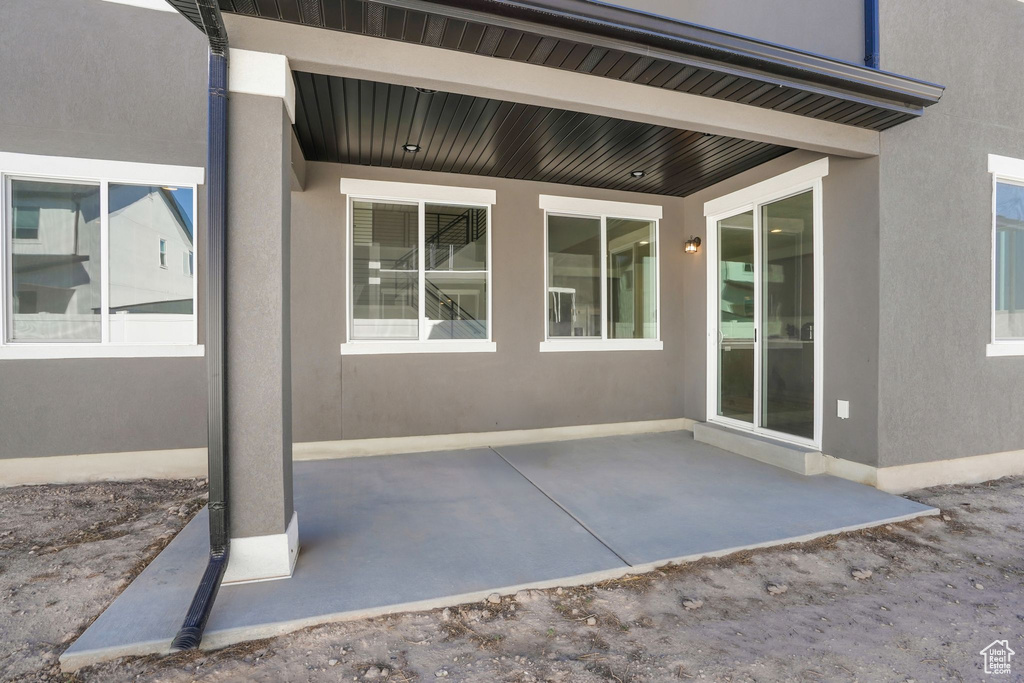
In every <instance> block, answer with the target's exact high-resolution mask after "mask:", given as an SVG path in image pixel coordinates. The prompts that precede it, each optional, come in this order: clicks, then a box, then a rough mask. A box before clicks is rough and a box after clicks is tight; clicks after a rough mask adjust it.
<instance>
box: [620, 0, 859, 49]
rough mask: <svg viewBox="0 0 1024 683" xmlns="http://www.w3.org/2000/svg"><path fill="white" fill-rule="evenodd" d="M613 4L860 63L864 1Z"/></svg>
mask: <svg viewBox="0 0 1024 683" xmlns="http://www.w3.org/2000/svg"><path fill="white" fill-rule="evenodd" d="M612 4H614V5H621V6H622V7H629V8H631V9H638V10H641V11H644V12H651V13H652V14H660V15H662V16H666V17H672V18H674V19H681V20H682V21H688V22H690V23H693V24H700V25H702V26H708V27H711V28H717V29H720V30H722V31H729V32H730V33H738V34H740V35H744V36H750V37H752V38H759V39H760V40H765V41H768V42H770V43H778V44H780V45H787V46H789V47H795V48H799V49H801V50H805V51H807V52H815V53H817V54H821V55H825V56H827V57H832V58H834V59H842V60H844V61H847V62H853V63H855V64H863V63H864V1H863V0H614V1H613V2H612Z"/></svg>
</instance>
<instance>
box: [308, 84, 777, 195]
mask: <svg viewBox="0 0 1024 683" xmlns="http://www.w3.org/2000/svg"><path fill="white" fill-rule="evenodd" d="M294 76H295V134H296V137H297V138H298V140H299V145H300V146H301V148H302V153H303V156H304V157H305V158H306V159H308V160H310V161H329V162H336V163H346V164H359V165H365V166H387V167H393V168H404V169H411V170H426V171H442V172H446V173H465V174H471V175H482V176H493V177H501V178H516V179H521V180H537V181H546V182H553V183H564V184H568V185H580V186H586V187H598V188H606V189H613V190H629V191H633V192H649V193H653V194H661V195H672V196H686V195H688V194H690V193H693V192H696V191H697V190H700V189H703V188H705V187H708V186H710V185H713V184H714V183H716V182H719V181H721V180H724V179H725V178H728V177H730V176H733V175H735V174H737V173H740V172H742V171H745V170H747V169H749V168H753V167H754V166H757V165H759V164H762V163H764V162H766V161H768V160H770V159H774V158H775V157H778V156H780V155H782V154H785V153H786V152H789V151H791V150H790V148H788V147H782V146H779V145H772V144H768V143H763V142H753V141H751V140H744V139H740V138H732V137H726V136H722V135H706V134H703V133H697V132H693V131H687V130H678V129H674V128H667V127H664V126H656V125H652V124H647V123H638V122H635V121H625V120H621V119H614V118H609V117H606V116H596V115H593V114H583V113H580V112H573V111H566V110H561V109H552V108H549V107H539V106H535V105H527V104H520V103H513V102H505V101H501V100H493V99H488V98H483V97H475V96H471V95H460V94H455V93H448V92H434V93H424V92H421V91H419V90H417V89H416V88H411V87H406V86H401V85H390V84H386V83H376V82H373V81H363V80H356V79H351V78H342V77H338V76H326V75H323V74H312V73H305V72H294ZM406 143H411V144H416V145H419V146H420V151H418V152H415V153H410V152H407V151H405V150H404V149H403V145H405V144H406ZM637 170H642V171H644V173H645V175H644V177H642V178H633V177H631V175H630V173H631V172H632V171H637Z"/></svg>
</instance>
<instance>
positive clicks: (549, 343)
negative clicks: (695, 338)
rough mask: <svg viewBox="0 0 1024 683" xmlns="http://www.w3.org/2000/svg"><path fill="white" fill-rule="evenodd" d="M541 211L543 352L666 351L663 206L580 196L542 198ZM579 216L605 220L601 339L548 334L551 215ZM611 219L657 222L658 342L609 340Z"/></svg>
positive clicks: (655, 297)
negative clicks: (663, 333) (608, 236)
mask: <svg viewBox="0 0 1024 683" xmlns="http://www.w3.org/2000/svg"><path fill="white" fill-rule="evenodd" d="M540 208H541V209H543V210H544V226H543V227H544V282H543V287H542V290H543V295H544V298H543V299H542V301H543V306H542V307H541V310H542V311H543V312H544V340H543V341H541V342H540V352H541V353H558V352H577V351H583V352H586V351H663V350H664V348H665V344H664V342H662V340H661V253H662V244H661V218H662V215H663V209H662V206H661V205H660V204H634V203H631V202H613V201H607V200H604V199H582V198H580V197H561V196H557V195H548V194H542V195H540ZM551 215H556V216H566V215H569V216H578V217H581V218H597V219H599V220H600V221H601V252H602V253H601V306H602V310H601V336H600V337H577V338H572V337H551V336H549V331H548V322H549V321H548V258H549V253H548V216H551ZM608 218H626V219H637V220H648V221H651V222H652V223H654V245H655V249H656V251H655V259H654V271H655V272H654V283H655V293H654V307H655V308H654V310H655V314H656V318H657V320H656V321H655V337H654V339H609V338H608V317H607V315H606V313H607V311H605V308H604V307H606V306H607V305H608V303H607V302H608V258H607V256H608V255H607V253H605V251H604V250H605V248H606V241H607V240H606V238H605V237H606V231H607V221H608Z"/></svg>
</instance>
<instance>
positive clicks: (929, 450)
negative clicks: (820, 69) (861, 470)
mask: <svg viewBox="0 0 1024 683" xmlns="http://www.w3.org/2000/svg"><path fill="white" fill-rule="evenodd" d="M881 22H882V27H883V30H882V66H883V67H884V68H886V69H888V70H894V71H902V72H903V73H908V72H910V73H913V74H914V75H915V76H918V77H920V78H924V79H930V80H935V81H938V82H941V83H944V84H945V85H946V86H947V90H946V94H945V95H944V96H943V98H942V101H940V102H939V103H938V104H937V105H935V106H934V107H932V108H930V109H929V110H928V113H927V115H926V116H924V117H923V118H922V119H920V120H919V121H915V122H912V123H910V124H907V125H905V126H900V127H897V128H894V129H893V130H890V131H886V132H885V133H884V134H883V136H882V150H883V153H882V156H881V158H880V174H881V203H880V207H881V208H880V211H881V226H882V228H881V234H880V245H879V247H880V254H881V272H880V282H881V292H882V296H881V297H880V301H879V309H880V321H881V322H880V325H881V349H882V355H881V360H880V367H879V396H880V421H879V458H880V464H882V465H884V466H890V465H903V464H910V463H918V462H925V461H930V460H941V459H947V458H959V457H964V456H971V455H978V454H983V453H994V452H1001V451H1010V450H1019V449H1021V448H1024V426H1022V425H1024V422H1022V420H1021V415H1022V406H1024V358H1020V357H1008V358H988V357H986V355H985V345H986V343H987V342H988V341H989V335H990V324H991V323H990V321H991V309H992V293H991V282H992V280H991V277H992V256H991V250H992V176H991V175H990V174H989V173H988V169H987V157H988V155H989V154H999V155H1003V156H1009V157H1014V158H1018V159H1024V117H1022V116H1021V93H1024V69H1022V68H1021V51H1020V43H1021V36H1022V35H1024V5H1022V4H1021V3H1019V2H1003V1H1002V0H977V1H976V2H971V3H962V2H958V1H957V0H935V1H934V2H929V4H928V10H927V11H925V12H923V11H921V7H920V4H919V3H917V2H913V1H912V0H890V1H888V2H883V3H882V18H881ZM1022 457H1024V456H1022Z"/></svg>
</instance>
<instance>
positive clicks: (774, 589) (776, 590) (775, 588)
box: [768, 583, 789, 595]
mask: <svg viewBox="0 0 1024 683" xmlns="http://www.w3.org/2000/svg"><path fill="white" fill-rule="evenodd" d="M788 590H789V586H787V585H786V584H784V583H769V584H768V594H769V595H782V594H783V593H785V592H786V591H788Z"/></svg>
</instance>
